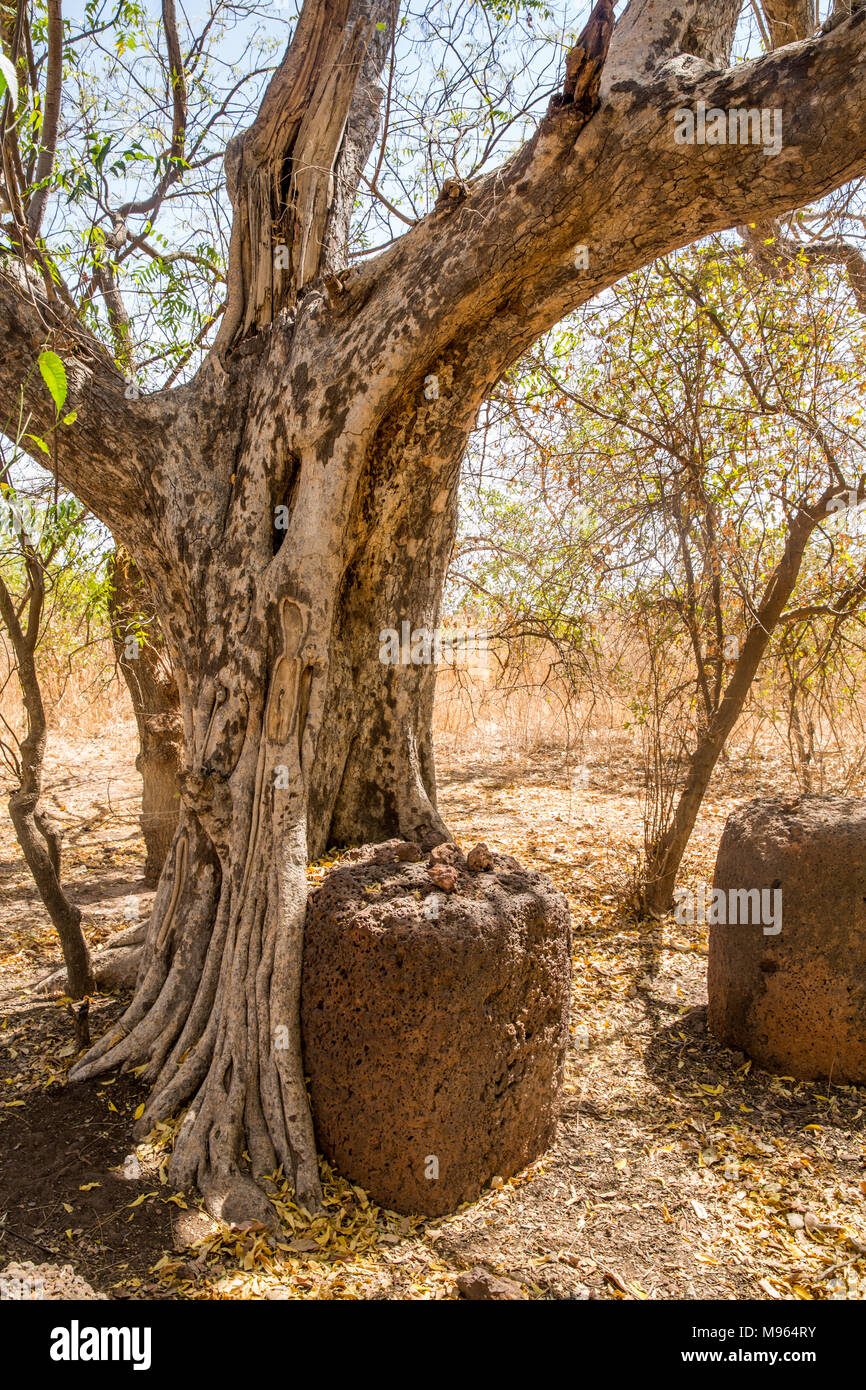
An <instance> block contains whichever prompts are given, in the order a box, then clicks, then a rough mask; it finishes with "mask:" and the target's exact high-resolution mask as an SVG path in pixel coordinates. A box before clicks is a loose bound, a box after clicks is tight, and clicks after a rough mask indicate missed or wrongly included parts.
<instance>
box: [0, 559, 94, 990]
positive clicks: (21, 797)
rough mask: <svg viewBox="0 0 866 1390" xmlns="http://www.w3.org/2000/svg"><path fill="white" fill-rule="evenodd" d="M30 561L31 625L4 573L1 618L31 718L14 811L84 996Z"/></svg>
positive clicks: (70, 973) (39, 607) (84, 955)
mask: <svg viewBox="0 0 866 1390" xmlns="http://www.w3.org/2000/svg"><path fill="white" fill-rule="evenodd" d="M24 563H25V569H26V573H27V576H28V581H29V600H28V603H27V605H26V607H27V622H26V626H25V627H22V626H21V621H20V618H21V610H20V609H19V608H17V607H16V605H15V603H13V601H12V597H11V595H10V593H9V591H8V589H7V588H6V585H5V584H4V583H3V581H2V579H0V620H2V623H3V626H4V628H5V630H6V632H7V634H8V636H9V640H10V643H11V645H12V650H13V652H14V653H15V661H16V664H17V673H18V682H19V685H20V687H21V698H22V701H23V704H24V712H25V716H26V719H27V733H26V735H25V737H24V738H23V739H22V740H21V743H20V745H19V750H18V755H19V756H18V762H19V784H18V786H17V787H16V788H15V789H14V791H12V792H11V793H10V795H9V801H8V806H9V815H10V817H11V820H12V824H13V826H14V827H15V834H16V836H17V838H18V843H19V845H20V846H21V850H22V852H23V854H24V858H25V859H26V861H27V867H28V868H29V870H30V872H31V874H32V875H33V881H34V883H35V884H36V887H37V889H38V891H39V896H40V897H41V899H42V901H43V903H44V905H45V909H46V911H47V912H48V915H49V917H50V918H51V921H52V924H53V925H54V927H55V928H56V930H57V935H58V936H59V937H60V945H61V948H62V950H63V960H64V963H65V965H66V985H67V989H68V991H69V994H70V995H71V997H72V998H73V999H83V998H84V997H85V996H86V995H88V994H92V993H93V990H94V988H95V982H94V978H93V970H92V967H91V964H90V952H89V951H88V948H87V942H86V941H85V939H84V932H83V931H82V929H81V911H80V909H79V908H77V907H76V906H75V904H74V903H73V902H71V901H70V900H69V898H68V897H67V896H66V893H65V892H64V890H63V886H62V884H61V877H60V855H61V842H60V831H59V830H58V829H57V826H56V825H55V824H54V822H53V821H52V820H51V817H50V816H49V815H48V813H47V811H46V810H45V808H44V806H42V804H41V797H42V768H43V763H44V760H45V745H46V740H47V736H48V725H47V721H46V718H45V707H44V705H43V702H42V689H41V686H40V684H39V673H38V671H37V669H36V657H35V653H36V647H37V644H38V640H39V635H40V620H41V615H42V612H43V606H44V602H45V583H44V577H43V573H42V566H41V562H40V558H39V556H38V555H36V554H33V553H31V552H29V551H28V550H27V549H26V548H25V553H24Z"/></svg>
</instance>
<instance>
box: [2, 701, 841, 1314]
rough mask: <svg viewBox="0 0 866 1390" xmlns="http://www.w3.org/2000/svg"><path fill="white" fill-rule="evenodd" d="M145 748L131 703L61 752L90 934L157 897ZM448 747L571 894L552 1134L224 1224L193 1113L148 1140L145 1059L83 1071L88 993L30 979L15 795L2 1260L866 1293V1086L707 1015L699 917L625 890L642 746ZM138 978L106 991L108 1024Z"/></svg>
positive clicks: (133, 1272)
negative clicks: (480, 1188) (515, 1168)
mask: <svg viewBox="0 0 866 1390" xmlns="http://www.w3.org/2000/svg"><path fill="white" fill-rule="evenodd" d="M134 751H135V750H134V745H133V742H132V731H131V729H129V728H123V729H121V728H120V727H118V728H117V729H115V730H114V731H113V732H112V731H109V733H107V734H106V736H105V737H104V738H103V739H101V740H100V741H98V742H97V741H94V740H91V741H86V742H85V741H80V742H77V743H76V742H74V741H67V742H66V743H65V744H64V745H63V748H62V752H61V754H59V755H58V754H56V753H54V754H52V755H50V757H49V770H48V777H47V779H46V781H47V784H48V786H49V787H52V788H53V789H54V792H55V795H56V797H57V801H58V803H59V807H61V808H65V809H59V810H58V816H59V819H61V820H64V821H65V825H66V846H67V849H66V858H65V871H66V879H67V881H68V883H69V886H70V888H71V890H72V891H73V893H74V895H75V896H76V898H77V900H78V901H79V902H80V903H81V905H82V906H83V907H84V909H85V925H86V928H87V934H88V937H89V939H90V941H91V943H92V944H94V945H95V944H98V943H99V942H101V941H102V940H104V939H105V937H107V936H108V935H110V933H111V932H112V931H114V930H117V929H118V928H119V927H121V926H123V925H124V924H125V922H124V910H125V908H126V907H127V906H128V902H129V899H130V898H135V899H137V900H138V905H139V908H140V911H141V912H142V913H144V912H145V911H146V910H147V905H148V903H149V901H150V893H149V892H148V891H147V890H145V889H144V886H143V884H142V881H141V869H142V865H143V863H144V847H143V844H142V841H141V838H140V835H139V833H138V826H137V822H136V816H137V812H138V795H139V788H138V785H137V778H136V775H135V772H134V769H133V757H134ZM441 764H442V766H441V786H442V791H441V797H440V801H441V806H442V809H443V812H444V814H445V817H446V820H447V821H448V822H449V824H450V825H451V827H452V829H453V831H454V833H455V834H456V836H457V838H458V840H459V841H460V842H461V844H462V845H463V847H464V848H469V846H470V845H472V844H474V843H475V842H476V841H478V840H484V841H486V842H487V843H488V844H489V845H490V847H491V849H493V850H494V851H497V852H507V853H511V854H514V855H516V856H517V857H518V858H519V859H520V860H521V862H523V863H524V864H526V865H527V866H528V867H531V868H535V869H540V870H543V871H545V872H546V873H548V874H550V875H551V877H552V878H553V879H554V881H555V882H556V883H557V885H558V886H559V887H560V888H562V889H563V891H564V892H566V893H567V895H568V896H569V899H570V902H571V907H572V912H573V916H574V926H575V943H574V982H573V1004H572V1030H573V1038H574V1046H573V1047H572V1049H571V1053H570V1056H569V1059H568V1063H567V1076H566V1087H565V1092H564V1097H563V1105H562V1114H561V1120H560V1127H559V1135H558V1138H557V1142H556V1144H555V1146H554V1148H553V1149H552V1150H551V1151H550V1152H549V1153H548V1154H547V1155H545V1157H544V1158H543V1159H542V1160H541V1161H540V1162H539V1163H537V1164H535V1165H534V1167H533V1168H532V1169H530V1170H527V1171H525V1172H524V1173H522V1174H519V1175H518V1176H517V1177H515V1178H513V1179H511V1180H510V1181H507V1182H504V1183H502V1185H501V1186H500V1185H498V1184H495V1185H494V1187H493V1188H492V1189H491V1190H489V1191H488V1192H487V1193H485V1194H484V1196H482V1198H481V1199H480V1200H479V1201H478V1202H476V1203H474V1204H471V1205H468V1206H465V1207H463V1208H461V1209H460V1210H459V1211H458V1212H457V1213H456V1214H454V1215H452V1216H449V1217H444V1218H439V1219H437V1220H433V1221H425V1220H422V1219H420V1218H415V1217H399V1216H397V1215H396V1214H394V1213H388V1212H384V1211H380V1210H378V1209H377V1208H375V1207H373V1206H372V1205H371V1204H370V1203H369V1202H368V1201H367V1199H366V1196H365V1194H364V1193H363V1192H362V1191H361V1189H360V1188H356V1187H353V1186H352V1185H351V1184H349V1183H346V1182H345V1181H342V1180H341V1179H339V1178H337V1177H335V1176H334V1175H332V1174H330V1173H326V1178H327V1181H326V1195H327V1206H328V1217H327V1219H324V1218H319V1219H318V1220H317V1221H316V1222H314V1223H312V1224H311V1223H310V1221H309V1219H308V1217H307V1216H306V1214H305V1213H303V1212H301V1211H299V1210H298V1208H296V1207H295V1206H294V1205H293V1204H292V1202H291V1197H290V1194H289V1193H288V1192H287V1190H286V1189H285V1186H284V1185H277V1186H276V1187H275V1189H274V1202H275V1205H276V1208H277V1211H278V1212H279V1214H280V1216H281V1218H282V1222H283V1230H284V1238H283V1239H282V1240H281V1241H279V1242H277V1243H276V1244H275V1243H274V1242H273V1241H271V1239H270V1238H269V1237H268V1236H267V1234H266V1233H264V1232H258V1231H249V1232H231V1231H229V1230H228V1229H227V1228H220V1227H218V1226H217V1225H215V1223H213V1222H211V1221H210V1220H209V1219H208V1218H206V1217H204V1216H203V1215H202V1214H200V1213H198V1212H197V1211H196V1210H195V1204H194V1202H193V1199H191V1198H188V1197H185V1196H184V1195H183V1194H176V1193H173V1192H172V1191H171V1189H170V1188H169V1187H168V1186H167V1184H166V1182H165V1180H164V1174H165V1159H166V1154H167V1151H168V1145H169V1144H170V1140H171V1133H172V1126H171V1125H166V1126H163V1127H161V1130H160V1132H159V1133H158V1134H157V1135H156V1136H154V1138H153V1140H152V1142H150V1143H148V1144H146V1145H142V1146H139V1147H138V1148H137V1149H135V1150H134V1147H133V1144H132V1139H131V1137H130V1136H131V1129H132V1123H133V1115H134V1112H135V1110H136V1108H137V1107H138V1105H139V1104H140V1103H141V1100H142V1091H141V1088H140V1087H139V1086H138V1085H137V1084H136V1080H135V1078H134V1077H124V1078H118V1079H115V1080H111V1079H109V1080H108V1081H107V1082H103V1083H101V1084H94V1085H90V1086H84V1087H80V1088H75V1089H66V1088H65V1087H64V1085H63V1078H64V1076H65V1072H66V1069H67V1068H68V1066H69V1064H70V1061H71V1060H72V1057H73V1056H74V1043H73V1041H72V1037H73V1034H72V1021H71V1019H70V1017H69V1015H68V1013H67V1012H66V1008H65V1004H64V1003H63V1001H62V1000H58V999H49V1000H45V999H44V998H42V997H40V996H39V995H37V994H35V993H32V992H30V989H29V988H28V987H29V986H32V984H33V982H34V981H35V980H36V979H38V978H39V975H40V974H41V973H43V972H44V971H46V970H47V968H48V967H49V966H50V965H51V964H52V963H54V962H55V961H56V960H57V959H58V951H57V945H56V941H55V939H54V937H53V933H52V931H51V928H50V926H49V925H48V922H47V919H46V917H45V913H44V911H43V909H42V907H41V905H40V904H39V902H38V899H37V897H36V895H35V893H34V891H33V888H32V885H31V884H30V882H29V880H28V878H27V874H26V871H25V870H24V867H23V864H22V862H21V858H20V855H19V853H18V851H17V847H16V846H15V844H14V840H13V838H12V836H11V833H10V828H9V825H8V820H7V819H6V818H5V816H4V817H3V818H2V821H0V875H2V882H3V892H2V905H0V1040H2V1042H0V1088H2V1089H0V1268H2V1267H3V1266H4V1265H5V1264H6V1263H7V1262H8V1261H12V1260H14V1261H18V1262H20V1261H24V1260H31V1261H33V1262H34V1263H41V1262H43V1261H46V1262H47V1261H52V1262H56V1263H57V1264H67V1263H68V1264H71V1265H72V1266H73V1267H74V1269H75V1270H76V1272H77V1273H78V1274H80V1275H81V1276H82V1277H83V1278H85V1279H87V1280H88V1282H89V1283H91V1284H92V1285H93V1287H94V1288H96V1289H99V1290H101V1291H104V1292H106V1293H108V1294H109V1296H110V1297H113V1298H118V1297H120V1298H122V1297H146V1298H150V1297H174V1298H207V1299H223V1298H262V1297H270V1298H287V1297H288V1298H294V1297H297V1298H340V1299H346V1298H348V1299H367V1298H373V1299H381V1298H409V1299H442V1298H446V1299H448V1298H455V1297H457V1296H458V1293H457V1287H456V1279H457V1275H458V1274H459V1273H460V1272H461V1271H464V1270H467V1269H469V1268H472V1267H473V1266H476V1265H482V1266H484V1267H486V1268H487V1269H489V1270H490V1271H492V1272H493V1273H495V1274H497V1275H502V1276H506V1277H508V1278H511V1279H513V1280H516V1281H517V1282H518V1283H519V1284H521V1285H522V1287H523V1289H524V1290H525V1292H526V1293H528V1294H529V1295H530V1296H532V1297H541V1298H574V1297H578V1298H585V1297H591V1298H601V1299H609V1298H615V1299H622V1298H658V1299H675V1298H677V1299H681V1298H687V1299H690V1298H759V1299H778V1298H783V1299H785V1298H807V1299H808V1298H816V1299H824V1298H827V1297H836V1298H838V1297H853V1298H856V1297H860V1298H863V1297H864V1296H866V1219H864V1203H866V1196H864V1193H866V1140H864V1115H866V1094H864V1090H863V1089H862V1088H861V1089H859V1090H858V1089H857V1088H855V1087H844V1086H836V1085H830V1084H829V1083H827V1082H824V1083H821V1082H818V1083H811V1082H809V1083H807V1082H793V1081H791V1080H789V1079H785V1078H779V1077H774V1076H772V1075H770V1074H769V1073H767V1072H762V1071H760V1070H759V1069H758V1068H757V1067H755V1066H753V1065H751V1064H750V1063H749V1062H748V1061H747V1059H746V1058H745V1057H744V1056H742V1054H738V1053H732V1052H729V1051H727V1050H726V1049H725V1048H723V1047H722V1046H721V1045H719V1044H718V1043H717V1042H716V1041H715V1040H714V1039H713V1038H712V1037H711V1036H710V1035H709V1034H708V1033H707V1032H706V1027H705V1009H704V1006H705V1003H706V992H705V972H706V937H705V928H702V927H699V926H698V927H685V926H679V925H677V924H675V923H674V922H673V921H671V920H670V919H666V920H665V921H664V922H660V923H658V924H657V925H656V926H655V928H654V929H651V930H650V929H648V928H647V927H646V925H643V926H641V925H638V924H637V923H636V922H635V921H634V919H633V916H632V914H631V909H630V908H629V906H628V897H629V883H630V874H631V865H632V864H633V863H634V860H635V856H636V853H637V851H638V850H639V847H640V839H641V830H640V805H641V798H640V788H639V786H638V783H637V774H636V770H635V766H634V763H633V760H632V758H631V756H630V753H629V751H628V750H627V749H626V750H625V751H624V752H623V753H622V755H621V756H619V757H618V758H614V757H611V758H609V759H608V760H607V761H606V762H605V763H604V765H601V764H599V765H598V766H596V767H593V768H591V769H590V773H591V775H590V782H589V785H588V786H585V785H577V784H576V782H575V779H574V777H573V774H572V772H570V771H569V769H568V768H567V767H565V766H564V765H563V763H562V760H561V759H560V757H559V755H558V754H551V755H549V756H539V757H534V758H528V757H527V758H523V759H521V760H520V761H519V762H518V761H516V760H513V759H509V757H508V756H507V755H506V754H503V753H499V754H493V753H490V752H489V751H488V752H487V753H486V754H485V757H484V759H483V760H481V758H480V757H479V759H478V760H477V761H474V762H473V761H472V760H471V759H468V758H467V757H466V755H465V753H461V755H460V757H458V756H457V755H456V753H455V754H453V755H452V756H451V757H450V758H449V756H448V750H447V749H446V752H445V756H444V757H442V758H441ZM751 766H752V765H750V768H751ZM761 766H762V767H763V771H762V772H760V773H757V774H756V773H754V772H753V771H751V770H750V769H745V770H744V769H743V768H740V769H734V768H731V769H730V770H729V772H728V774H727V780H725V779H724V778H723V779H722V780H721V781H720V783H719V786H718V788H717V789H716V790H715V791H714V793H713V796H712V799H711V800H710V801H709V802H708V804H707V806H706V808H705V811H704V814H703V816H702V819H701V822H700V824H699V826H698V830H697V832H696V834H695V837H694V840H693V844H692V847H691V850H690V853H689V859H688V862H687V864H686V866H685V871H684V882H688V881H690V880H692V881H696V880H700V881H704V882H710V881H711V878H712V868H713V861H714V858H715V850H716V847H717V844H718V840H719V836H720V834H721V829H722V826H723V825H724V821H725V818H726V816H727V815H728V813H729V812H730V810H731V809H732V808H733V807H734V806H735V805H737V804H739V803H740V802H742V800H744V799H745V798H746V797H747V796H751V795H755V794H758V793H759V792H765V791H769V790H772V791H779V790H786V789H787V783H786V781H785V777H784V773H783V770H782V769H780V768H778V767H773V766H770V765H766V764H762V765H761ZM55 809H58V808H57V807H55ZM325 868H326V866H325V865H319V866H314V868H313V869H312V870H311V877H312V878H313V879H314V880H316V881H318V880H319V879H320V878H321V877H322V875H323V874H324V872H325ZM122 1006H123V1000H122V999H120V998H118V997H101V998H100V999H98V1000H97V1001H95V1002H94V1004H93V1006H92V1023H93V1031H94V1034H95V1033H96V1032H98V1031H99V1030H100V1029H101V1028H102V1027H103V1026H105V1025H106V1024H107V1023H109V1022H110V1021H111V1020H112V1019H114V1018H116V1017H117V1015H118V1014H119V1012H120V1011H121V1009H122ZM133 1153H135V1156H136V1158H137V1160H138V1163H139V1169H140V1171H139V1175H138V1177H127V1176H124V1173H123V1163H124V1159H125V1158H126V1157H127V1156H128V1155H131V1154H133ZM97 1184H98V1185H97ZM140 1197H142V1198H143V1200H141V1201H138V1202H137V1199H138V1198H140ZM136 1202H137V1204H136ZM3 1213H5V1220H4V1219H3Z"/></svg>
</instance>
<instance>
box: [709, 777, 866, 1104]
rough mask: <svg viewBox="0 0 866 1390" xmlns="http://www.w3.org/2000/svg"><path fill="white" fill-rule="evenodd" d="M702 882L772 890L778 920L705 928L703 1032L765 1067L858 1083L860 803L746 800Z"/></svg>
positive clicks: (865, 955) (863, 825) (865, 1069)
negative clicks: (772, 928) (773, 924)
mask: <svg viewBox="0 0 866 1390" xmlns="http://www.w3.org/2000/svg"><path fill="white" fill-rule="evenodd" d="M713 886H714V888H721V889H723V890H725V891H726V892H729V891H730V890H731V889H732V888H735V889H767V890H771V891H772V890H774V889H780V890H781V893H782V924H781V931H780V932H779V933H778V935H768V934H765V932H764V930H763V928H762V926H761V925H760V924H758V925H734V926H713V925H711V926H710V949H709V966H708V973H707V986H708V992H709V1010H708V1022H709V1026H710V1028H711V1029H712V1031H713V1032H714V1033H715V1034H716V1036H717V1037H718V1038H719V1039H720V1040H721V1041H722V1042H724V1043H726V1044H727V1046H729V1047H732V1048H736V1049H739V1050H741V1051H743V1052H745V1053H747V1054H748V1056H750V1057H753V1058H754V1059H755V1061H756V1062H759V1063H760V1064H761V1065H762V1066H765V1067H767V1068H769V1069H770V1070H771V1071H779V1072H782V1073H784V1074H786V1075H789V1076H796V1077H798V1078H801V1079H804V1080H830V1081H837V1082H849V1083H852V1082H853V1083H862V1082H864V1081H866V800H864V799H862V798H853V797H841V796H800V797H795V798H780V797H760V798H758V799H756V800H754V801H750V802H748V803H747V804H746V805H745V806H741V807H740V808H739V809H738V810H737V811H735V812H734V814H733V815H732V816H730V817H729V819H728V822H727V824H726V826H725V830H724V834H723V835H722V840H721V844H720V845H719V853H718V858H717V860H716V872H715V878H714V880H713Z"/></svg>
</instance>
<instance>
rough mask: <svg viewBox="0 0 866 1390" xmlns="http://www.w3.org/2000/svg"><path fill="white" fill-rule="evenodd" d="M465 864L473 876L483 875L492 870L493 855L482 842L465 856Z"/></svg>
mask: <svg viewBox="0 0 866 1390" xmlns="http://www.w3.org/2000/svg"><path fill="white" fill-rule="evenodd" d="M466 863H467V865H468V867H469V868H470V869H471V871H472V873H473V874H481V873H485V872H486V871H487V870H489V869H492V868H493V855H492V854H491V853H490V850H489V849H488V848H487V846H486V845H485V844H484V842H483V840H482V841H481V843H480V844H477V845H476V846H475V848H474V849H471V850H470V851H469V853H468V854H467V856H466Z"/></svg>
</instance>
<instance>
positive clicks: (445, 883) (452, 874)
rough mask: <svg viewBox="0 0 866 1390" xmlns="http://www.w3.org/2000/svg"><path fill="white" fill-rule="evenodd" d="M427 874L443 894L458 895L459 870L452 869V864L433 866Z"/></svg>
mask: <svg viewBox="0 0 866 1390" xmlns="http://www.w3.org/2000/svg"><path fill="white" fill-rule="evenodd" d="M427 874H428V876H429V877H430V878H432V880H433V882H434V883H435V884H436V887H437V888H441V889H442V891H443V893H456V891H457V870H456V869H452V868H451V865H450V864H433V865H432V866H431V867H430V868H429V869H428V870H427Z"/></svg>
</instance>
